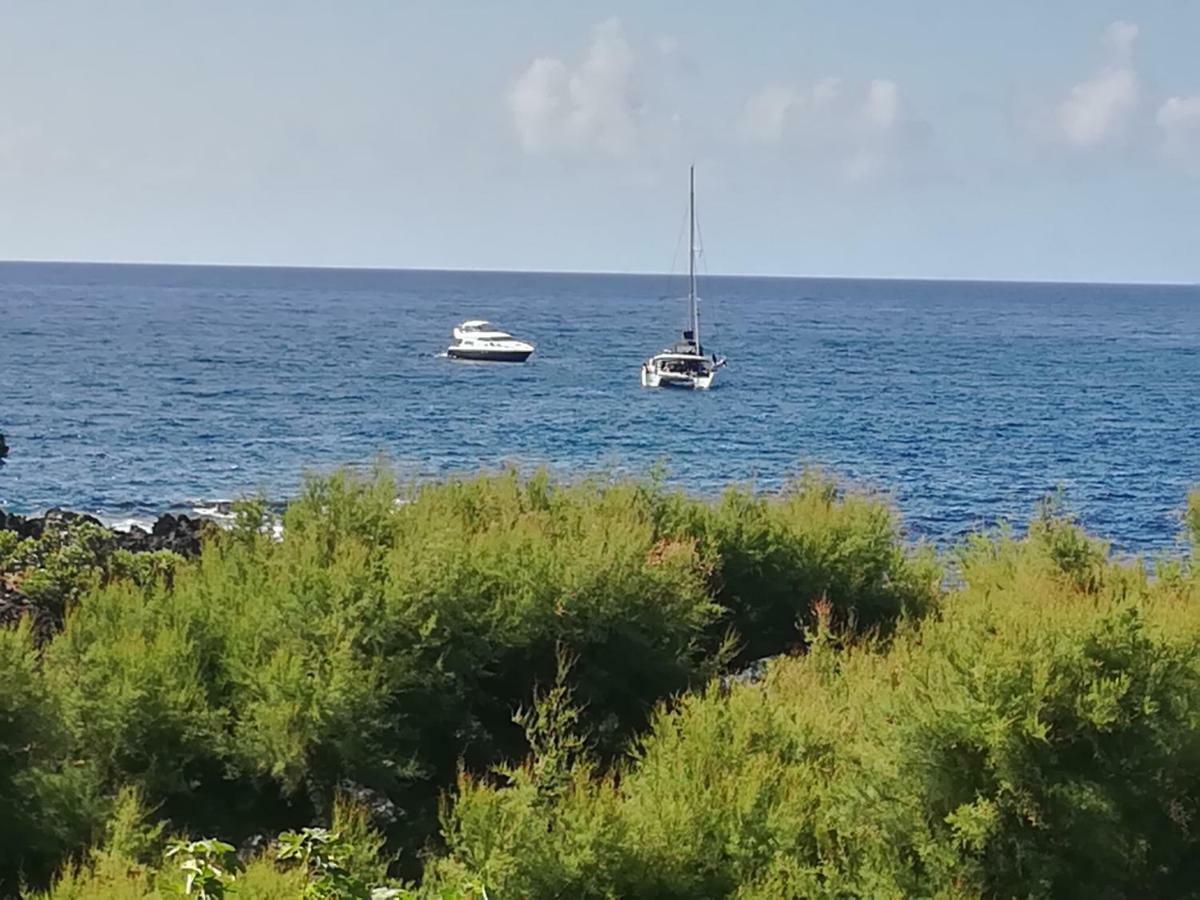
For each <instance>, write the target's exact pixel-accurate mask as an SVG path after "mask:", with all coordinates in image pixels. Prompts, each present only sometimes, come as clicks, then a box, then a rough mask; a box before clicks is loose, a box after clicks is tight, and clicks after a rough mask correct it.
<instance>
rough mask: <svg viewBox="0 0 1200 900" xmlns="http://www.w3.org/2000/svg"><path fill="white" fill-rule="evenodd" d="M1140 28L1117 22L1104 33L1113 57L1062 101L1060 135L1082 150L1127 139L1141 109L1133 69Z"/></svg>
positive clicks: (1058, 125)
mask: <svg viewBox="0 0 1200 900" xmlns="http://www.w3.org/2000/svg"><path fill="white" fill-rule="evenodd" d="M1137 36H1138V27H1137V26H1136V25H1133V24H1131V23H1129V22H1113V23H1112V24H1111V25H1109V26H1108V28H1107V29H1106V30H1105V32H1104V43H1105V45H1106V46H1107V47H1108V50H1109V52H1110V54H1111V55H1112V59H1111V61H1110V62H1109V64H1108V65H1107V66H1105V67H1104V68H1103V69H1101V70H1100V71H1099V72H1097V73H1096V74H1095V75H1093V76H1092V77H1091V78H1089V79H1087V80H1086V81H1082V82H1080V83H1079V84H1077V85H1075V86H1074V87H1073V88H1071V91H1070V93H1069V94H1068V95H1067V97H1066V99H1065V100H1063V101H1062V103H1060V104H1059V106H1058V110H1057V115H1056V118H1055V122H1056V125H1057V128H1058V132H1059V136H1060V137H1061V138H1062V139H1063V140H1065V141H1066V142H1067V143H1068V144H1070V145H1071V146H1074V147H1078V148H1080V149H1091V148H1096V147H1101V146H1104V145H1106V144H1111V143H1116V142H1119V141H1121V140H1122V139H1124V137H1125V135H1126V132H1127V129H1128V125H1129V121H1130V119H1131V118H1132V117H1133V115H1134V113H1135V112H1136V111H1137V107H1138V102H1139V100H1140V95H1141V83H1140V80H1139V78H1138V74H1137V71H1136V70H1135V69H1134V68H1133V62H1132V55H1133V44H1134V41H1135V40H1137Z"/></svg>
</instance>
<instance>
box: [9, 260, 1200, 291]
mask: <svg viewBox="0 0 1200 900" xmlns="http://www.w3.org/2000/svg"><path fill="white" fill-rule="evenodd" d="M3 265H44V266H113V267H123V268H154V267H158V268H179V269H183V268H191V269H263V270H266V269H291V270H294V271H301V272H426V273H447V274H466V275H471V274H474V275H599V276H607V277H650V278H654V277H664V276H665V277H672V276H679V277H683V276H682V274H681V273H676V272H661V271H659V272H655V271H649V270H624V271H622V270H612V269H608V270H588V269H489V268H470V267H438V266H434V267H427V266H397V265H390V266H371V265H335V264H323V265H296V264H283V265H281V264H276V263H231V262H179V261H157V260H156V261H146V260H140V261H131V260H91V259H0V266H3ZM698 274H699V273H698ZM700 277H702V278H761V279H778V280H780V281H784V280H792V281H803V280H808V281H916V282H929V283H939V282H944V283H952V284H953V283H959V284H1037V285H1079V286H1106V285H1107V286H1116V287H1121V286H1127V287H1197V286H1200V281H1137V280H1123V281H1087V280H1082V279H1071V278H1019V277H1003V278H988V277H984V276H966V277H956V276H947V275H932V276H929V275H829V274H817V275H812V274H808V275H798V274H787V273H774V272H706V273H704V274H703V275H700Z"/></svg>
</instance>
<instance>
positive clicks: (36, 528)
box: [0, 509, 42, 540]
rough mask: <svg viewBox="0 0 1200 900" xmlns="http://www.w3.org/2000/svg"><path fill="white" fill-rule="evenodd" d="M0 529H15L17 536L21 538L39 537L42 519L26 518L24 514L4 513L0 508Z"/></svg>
mask: <svg viewBox="0 0 1200 900" xmlns="http://www.w3.org/2000/svg"><path fill="white" fill-rule="evenodd" d="M0 531H15V532H16V533H17V537H19V538H21V539H22V540H24V539H25V538H39V537H41V536H42V520H41V519H27V518H25V517H24V516H18V515H17V514H16V513H6V512H5V511H4V510H2V509H0Z"/></svg>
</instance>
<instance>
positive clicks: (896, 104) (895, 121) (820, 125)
mask: <svg viewBox="0 0 1200 900" xmlns="http://www.w3.org/2000/svg"><path fill="white" fill-rule="evenodd" d="M916 124H917V123H914V122H913V121H912V120H911V119H910V117H909V115H908V112H907V110H906V108H905V103H904V98H903V96H902V94H901V91H900V86H899V85H897V84H896V82H894V81H890V80H887V79H876V80H874V81H871V82H868V83H866V84H847V83H846V82H844V81H843V80H842V79H839V78H823V79H820V80H818V81H816V82H813V83H812V84H809V85H804V86H793V85H783V84H772V85H768V86H766V87H764V88H763V89H762V90H760V91H759V92H758V93H756V94H754V95H753V96H751V97H750V98H749V99H748V100H747V101H746V103H745V106H744V108H743V110H742V118H741V128H740V130H741V134H742V136H743V138H744V139H746V140H748V141H751V142H754V143H760V144H780V145H784V146H786V147H787V149H788V150H789V151H791V152H794V153H796V154H797V155H798V156H800V157H802V158H805V159H806V160H807V161H808V162H809V163H811V164H812V165H814V166H816V167H818V168H822V167H832V168H834V169H836V170H838V171H839V172H840V173H841V175H842V176H843V177H845V178H847V179H848V180H851V181H863V180H867V179H871V178H874V177H877V176H879V175H881V174H884V173H885V172H887V171H888V170H891V169H894V168H896V167H897V166H898V165H899V164H900V163H901V161H902V156H903V154H904V152H905V151H906V150H907V149H909V147H910V145H911V141H910V140H909V139H910V138H911V136H912V133H913V128H912V127H910V126H914V125H916Z"/></svg>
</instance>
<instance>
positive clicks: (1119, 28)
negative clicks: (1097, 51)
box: [1104, 21, 1141, 60]
mask: <svg viewBox="0 0 1200 900" xmlns="http://www.w3.org/2000/svg"><path fill="white" fill-rule="evenodd" d="M1140 32H1141V29H1140V28H1138V27H1137V26H1136V25H1134V24H1133V23H1132V22H1122V21H1116V22H1113V23H1112V24H1111V25H1109V26H1108V27H1107V28H1105V29H1104V43H1105V44H1106V45H1107V47H1108V49H1109V50H1111V51H1112V53H1113V54H1114V55H1115V56H1116V58H1117V59H1119V60H1128V59H1129V57H1130V56H1131V55H1132V54H1133V42H1134V41H1136V40H1137V37H1138V34H1139V33H1140Z"/></svg>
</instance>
